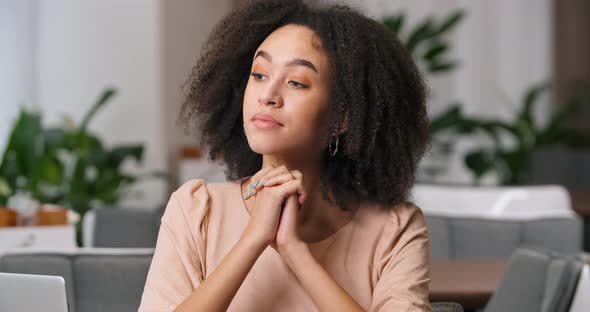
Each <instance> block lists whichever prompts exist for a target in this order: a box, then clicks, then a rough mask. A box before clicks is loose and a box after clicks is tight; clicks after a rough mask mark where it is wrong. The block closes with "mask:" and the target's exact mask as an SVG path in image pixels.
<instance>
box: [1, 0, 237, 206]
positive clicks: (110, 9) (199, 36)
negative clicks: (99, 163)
mask: <svg viewBox="0 0 590 312" xmlns="http://www.w3.org/2000/svg"><path fill="white" fill-rule="evenodd" d="M231 3H232V1H231V0H220V1H213V0H199V1H193V0H176V1H165V0H85V1H75V0H45V1H43V0H29V1H18V0H0V53H1V54H0V69H1V70H0V143H1V145H0V147H1V148H2V150H3V149H4V144H5V140H6V138H7V136H8V131H9V129H10V126H11V123H12V121H13V120H14V118H15V117H16V113H17V111H18V106H17V105H18V103H27V104H28V105H29V106H31V107H38V108H39V109H40V110H41V111H42V113H43V115H44V122H45V124H50V125H51V124H59V123H61V122H62V120H63V114H67V115H69V116H70V117H71V118H72V119H73V120H74V121H76V122H80V121H81V118H82V117H83V115H84V114H85V113H86V111H87V110H88V108H89V107H90V106H91V105H92V103H93V102H94V101H95V99H96V98H97V96H98V95H99V93H100V92H101V90H102V89H103V88H104V87H106V86H113V87H116V88H117V89H118V91H119V93H118V94H117V95H116V97H114V98H113V100H112V101H111V102H109V104H108V105H107V106H106V107H104V109H103V110H102V111H100V112H99V113H98V114H97V115H96V118H95V119H94V120H93V121H92V123H91V124H90V129H91V130H92V131H94V132H96V133H98V134H99V136H100V137H101V138H103V140H104V142H105V143H106V144H108V145H112V144H117V143H144V144H145V146H146V151H145V154H144V163H143V166H142V167H141V168H137V167H136V166H135V165H134V164H133V163H127V164H125V165H126V168H127V169H128V170H133V171H135V172H140V173H141V172H146V171H150V170H167V169H169V168H168V164H169V163H174V160H170V161H169V160H168V157H172V156H175V153H174V151H177V150H178V147H179V145H180V144H182V143H194V142H195V141H194V140H192V139H191V138H187V137H183V134H182V131H181V130H180V129H179V128H177V127H176V126H175V124H174V122H175V120H176V117H177V115H178V111H179V109H180V103H181V92H180V86H181V84H182V83H183V82H184V80H185V79H186V78H187V77H188V73H189V72H190V70H191V69H192V66H193V65H194V63H195V62H196V59H197V57H198V55H199V51H200V47H201V45H202V44H203V41H204V39H205V37H206V35H207V34H208V33H209V31H210V29H211V27H212V26H213V23H214V22H216V21H217V20H218V19H219V18H220V17H221V15H223V14H224V13H226V12H227V11H228V10H229V8H230V7H231ZM134 189H135V190H136V191H139V190H141V192H142V193H143V197H142V198H132V197H129V198H126V199H125V200H124V202H123V203H122V205H125V206H130V207H143V208H155V207H156V206H157V205H160V204H162V203H164V202H165V201H166V200H167V199H168V197H167V196H168V189H167V187H166V185H165V183H164V182H163V181H156V180H153V181H151V182H145V183H142V184H138V185H137V186H136V187H135V188H134Z"/></svg>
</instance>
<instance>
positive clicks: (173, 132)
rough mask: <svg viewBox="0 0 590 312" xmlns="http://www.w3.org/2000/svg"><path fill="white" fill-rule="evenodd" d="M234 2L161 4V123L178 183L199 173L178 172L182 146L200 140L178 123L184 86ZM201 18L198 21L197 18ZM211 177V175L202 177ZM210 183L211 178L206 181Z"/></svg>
mask: <svg viewBox="0 0 590 312" xmlns="http://www.w3.org/2000/svg"><path fill="white" fill-rule="evenodd" d="M232 2H233V1H232V0H223V1H211V0H207V1H193V0H182V1H179V0H176V1H161V2H160V4H161V22H162V26H161V38H162V42H161V44H162V50H161V51H162V53H161V66H162V67H161V68H162V70H161V73H162V87H163V89H162V94H161V96H162V118H163V119H162V121H163V125H164V133H165V137H166V140H167V146H168V149H167V151H166V152H167V157H168V160H169V162H168V165H169V168H170V170H171V171H172V172H178V173H179V177H178V178H179V179H178V183H182V182H184V180H186V177H191V178H194V177H196V175H199V173H198V172H199V171H188V172H186V171H185V172H179V171H180V170H183V169H181V166H179V162H178V155H179V151H180V147H181V146H182V145H195V144H197V143H198V138H197V137H196V136H197V135H195V136H188V135H185V134H184V131H183V130H184V127H183V126H181V125H178V124H177V119H178V117H179V112H180V107H181V104H182V101H183V96H184V92H183V89H182V87H183V85H184V83H185V82H186V80H187V78H188V76H189V74H190V72H191V70H192V68H193V66H194V65H195V64H196V62H197V59H198V58H199V54H200V51H201V46H202V44H203V43H204V42H205V40H206V39H207V36H208V35H209V32H210V31H211V27H212V25H214V24H215V23H216V22H218V21H219V19H220V18H221V17H222V16H223V15H224V14H226V13H228V12H229V10H230V9H231V7H232ZM195 17H198V18H195ZM201 177H202V178H210V177H209V176H207V177H205V176H201ZM207 180H208V181H209V180H210V179H207Z"/></svg>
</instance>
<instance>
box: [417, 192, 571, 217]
mask: <svg viewBox="0 0 590 312" xmlns="http://www.w3.org/2000/svg"><path fill="white" fill-rule="evenodd" d="M411 197H412V198H411V200H412V201H413V202H414V203H415V204H416V205H418V206H419V207H420V208H422V210H423V211H424V213H425V214H427V215H442V216H448V217H469V218H489V219H508V220H531V219H544V218H576V216H577V215H576V213H575V212H574V211H573V210H572V208H571V200H570V196H569V193H568V191H567V190H566V189H565V188H564V187H562V186H560V185H543V186H510V187H505V186H499V187H488V186H485V187H476V186H448V185H428V184H416V185H415V186H414V188H413V189H412V192H411Z"/></svg>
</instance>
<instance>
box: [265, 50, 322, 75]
mask: <svg viewBox="0 0 590 312" xmlns="http://www.w3.org/2000/svg"><path fill="white" fill-rule="evenodd" d="M259 56H261V57H262V58H264V59H266V60H267V61H269V62H270V63H272V57H271V56H270V54H269V53H268V52H266V51H264V50H260V51H258V52H256V55H255V56H254V59H256V58H257V57H259ZM285 66H305V67H308V68H309V69H311V70H313V71H314V72H316V73H318V70H317V69H316V67H315V66H314V65H313V63H312V62H310V61H308V60H304V59H300V58H295V59H292V60H290V61H289V62H287V64H285ZM318 74H319V73H318Z"/></svg>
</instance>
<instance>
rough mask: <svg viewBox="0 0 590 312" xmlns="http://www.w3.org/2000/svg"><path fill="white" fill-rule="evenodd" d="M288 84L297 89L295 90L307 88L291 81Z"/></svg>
mask: <svg viewBox="0 0 590 312" xmlns="http://www.w3.org/2000/svg"><path fill="white" fill-rule="evenodd" d="M289 82H290V83H291V84H292V85H293V86H294V87H295V88H297V89H304V88H307V86H306V85H304V84H302V83H299V82H297V81H293V80H291V81H289Z"/></svg>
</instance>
